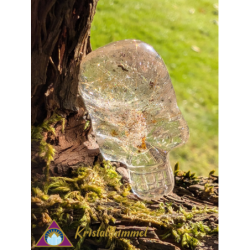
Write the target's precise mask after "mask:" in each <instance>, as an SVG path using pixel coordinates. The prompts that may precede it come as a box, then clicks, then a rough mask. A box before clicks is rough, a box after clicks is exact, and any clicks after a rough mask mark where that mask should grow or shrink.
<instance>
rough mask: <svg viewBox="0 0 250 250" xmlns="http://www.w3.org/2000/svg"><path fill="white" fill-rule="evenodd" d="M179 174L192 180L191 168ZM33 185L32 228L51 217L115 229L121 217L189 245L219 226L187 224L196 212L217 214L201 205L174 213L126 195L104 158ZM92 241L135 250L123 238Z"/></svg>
mask: <svg viewBox="0 0 250 250" xmlns="http://www.w3.org/2000/svg"><path fill="white" fill-rule="evenodd" d="M184 176H185V177H184ZM182 177H183V178H188V179H189V180H192V174H191V173H190V172H187V173H183V174H182ZM34 185H35V184H34V183H33V184H32V204H33V205H36V208H32V227H37V226H38V227H40V226H44V225H48V224H49V222H50V221H51V220H52V219H56V221H57V222H58V223H59V225H60V226H61V227H62V228H69V227H70V228H72V229H74V230H76V229H77V227H78V226H81V227H84V228H85V230H87V229H88V228H90V225H91V222H93V221H100V222H102V223H101V226H100V227H102V228H103V230H114V229H113V228H112V227H111V225H113V224H114V223H115V221H116V219H118V220H119V219H123V220H128V221H129V222H130V223H132V224H137V225H142V226H148V225H151V226H153V227H156V228H158V229H161V230H165V233H164V234H163V235H161V239H167V238H168V237H171V238H173V239H175V241H176V242H178V243H181V244H182V245H183V246H184V247H189V248H191V249H193V248H194V247H195V246H198V245H199V244H200V241H199V239H200V238H202V237H204V236H205V235H207V234H212V233H217V232H218V229H211V228H209V227H208V226H206V225H204V224H203V223H193V222H192V218H193V217H194V216H195V215H196V214H208V213H216V212H218V211H217V210H216V209H211V208H207V207H206V206H205V207H204V208H202V209H198V208H196V207H194V208H193V209H192V210H189V211H187V210H186V209H184V208H183V207H181V206H180V207H179V210H178V211H176V209H175V210H174V209H173V207H172V205H171V204H167V203H165V204H164V203H163V202H161V203H159V207H158V209H155V210H152V209H150V208H149V207H148V205H149V203H148V202H144V201H138V200H132V199H129V198H128V196H127V195H128V194H129V193H130V190H131V187H130V185H123V184H122V183H121V177H120V176H119V175H118V174H117V173H116V171H115V168H114V167H113V166H112V165H111V164H110V163H109V162H107V161H104V162H103V163H102V164H96V165H95V166H94V167H93V168H91V167H84V166H79V167H78V168H77V169H76V170H75V171H74V172H73V176H72V178H68V177H50V178H49V181H48V183H46V185H47V186H46V187H44V190H45V191H42V188H39V187H37V186H34ZM44 185H45V184H44ZM110 204H117V205H116V206H114V205H110ZM55 208H56V209H55ZM70 209H71V210H72V209H73V211H74V213H75V212H77V213H78V216H79V215H80V219H77V220H73V222H72V219H71V218H72V215H71V214H70V213H69V212H68V211H69V210H70ZM73 216H74V215H73ZM216 230H217V231H216ZM95 240H96V241H102V240H104V243H105V244H106V246H107V247H109V249H136V248H135V247H134V246H133V245H131V244H130V242H129V241H128V240H127V239H121V238H116V237H106V238H105V239H101V238H100V239H95ZM83 242H84V238H81V239H80V240H79V241H78V243H77V245H76V249H80V248H81V246H82V243H83Z"/></svg>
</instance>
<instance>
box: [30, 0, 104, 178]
mask: <svg viewBox="0 0 250 250" xmlns="http://www.w3.org/2000/svg"><path fill="white" fill-rule="evenodd" d="M97 1H98V0H42V1H41V0H32V1H31V72H32V74H31V120H32V125H33V126H37V125H39V124H41V123H42V122H43V121H44V120H46V119H48V118H49V117H50V116H51V115H52V113H53V112H55V110H56V112H57V113H58V114H60V115H61V116H62V117H64V118H65V131H64V133H62V129H61V127H62V124H61V123H58V124H55V129H56V135H53V134H51V133H45V134H44V138H45V139H46V141H47V142H49V143H50V144H51V145H52V146H53V147H54V148H55V150H56V154H55V157H54V161H53V162H51V164H50V172H51V174H54V173H55V174H56V173H57V174H59V175H63V174H66V173H67V171H68V170H69V167H70V166H72V165H76V164H77V163H79V162H81V163H84V164H86V165H93V162H94V160H95V157H96V156H97V155H98V154H99V150H98V145H97V144H96V143H95V141H94V140H92V135H91V131H89V129H84V127H85V124H86V122H88V119H89V117H88V115H87V113H86V112H85V110H84V108H83V101H82V100H81V98H80V96H79V95H78V73H79V66H80V61H81V58H82V57H84V56H86V55H87V54H88V53H89V52H91V46H90V27H91V22H92V20H93V17H94V14H95V10H96V5H97ZM38 152H39V145H37V143H35V142H33V143H32V173H33V174H37V173H38V174H42V173H43V168H44V166H45V163H44V162H43V161H42V160H41V159H40V157H39V156H38Z"/></svg>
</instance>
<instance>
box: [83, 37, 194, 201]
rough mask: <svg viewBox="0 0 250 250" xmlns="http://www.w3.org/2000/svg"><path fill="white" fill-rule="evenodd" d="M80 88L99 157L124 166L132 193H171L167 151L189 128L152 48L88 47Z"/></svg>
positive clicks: (130, 44)
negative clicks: (127, 172) (125, 166)
mask: <svg viewBox="0 0 250 250" xmlns="http://www.w3.org/2000/svg"><path fill="white" fill-rule="evenodd" d="M79 91H80V93H81V95H82V97H83V99H84V102H85V106H86V108H87V110H88V112H89V114H90V117H91V121H92V126H93V130H94V132H95V134H96V139H97V142H98V144H99V147H100V151H101V153H102V155H103V157H104V158H105V159H106V160H110V161H119V162H122V163H124V164H126V165H127V166H128V169H129V174H130V181H131V186H132V190H133V192H134V193H136V194H137V195H139V196H140V197H141V198H143V199H147V200H150V199H157V198H160V197H162V196H163V195H166V194H168V193H169V192H171V191H172V189H173V186H174V178H173V173H172V170H171V167H170V164H169V160H168V153H169V151H170V150H171V149H173V148H175V147H177V146H180V145H182V144H184V143H185V142H186V141H187V139H188V136H189V132H188V126H187V124H186V122H185V120H184V118H183V116H182V114H181V112H180V110H179V108H178V106H177V102H176V97H175V92H174V89H173V86H172V83H171V80H170V76H169V73H168V70H167V68H166V66H165V64H164V62H163V60H162V59H161V57H160V56H159V54H158V53H157V52H156V51H155V50H154V49H153V47H152V46H150V45H148V44H146V43H144V42H141V41H138V40H122V41H118V42H114V43H110V44H108V45H106V46H104V47H101V48H99V49H97V50H95V51H93V52H91V53H90V54H88V55H87V56H86V57H85V58H83V60H82V62H81V65H80V74H79Z"/></svg>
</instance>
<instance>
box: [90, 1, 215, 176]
mask: <svg viewBox="0 0 250 250" xmlns="http://www.w3.org/2000/svg"><path fill="white" fill-rule="evenodd" d="M217 4H218V3H217V2H216V1H210V0H199V1H197V0H196V1H195V0H155V1H152V0H137V1H132V0H127V1H122V0H100V1H99V2H98V5H97V11H96V14H95V17H94V21H93V24H92V28H91V45H92V49H93V50H94V49H96V48H98V47H101V46H104V45H105V44H108V43H110V42H113V41H118V40H122V39H139V40H141V41H144V42H146V43H148V44H150V45H152V46H153V47H154V48H155V50H156V51H157V52H158V53H159V54H160V55H161V57H162V58H163V60H164V62H165V64H166V65H167V68H168V70H169V73H170V76H171V79H172V83H173V86H174V89H175V92H176V97H177V102H178V106H179V108H180V110H181V111H182V113H183V115H184V118H185V120H186V121H187V123H188V125H189V129H190V139H189V141H188V142H187V144H186V145H185V146H182V147H180V148H178V149H175V150H173V151H171V153H170V160H171V164H172V166H173V165H174V164H175V163H176V162H179V163H180V168H181V169H182V170H189V169H190V170H192V171H193V172H195V173H197V174H199V175H207V174H208V172H209V171H210V170H213V169H215V170H216V173H218V171H217V169H218V5H217Z"/></svg>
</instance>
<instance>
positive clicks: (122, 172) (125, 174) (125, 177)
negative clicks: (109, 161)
mask: <svg viewBox="0 0 250 250" xmlns="http://www.w3.org/2000/svg"><path fill="white" fill-rule="evenodd" d="M116 172H117V173H119V174H120V175H121V176H122V178H123V181H125V182H129V175H128V171H127V170H126V169H125V168H123V167H119V168H117V169H116Z"/></svg>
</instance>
